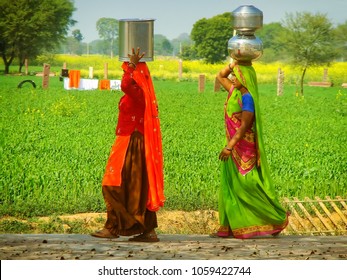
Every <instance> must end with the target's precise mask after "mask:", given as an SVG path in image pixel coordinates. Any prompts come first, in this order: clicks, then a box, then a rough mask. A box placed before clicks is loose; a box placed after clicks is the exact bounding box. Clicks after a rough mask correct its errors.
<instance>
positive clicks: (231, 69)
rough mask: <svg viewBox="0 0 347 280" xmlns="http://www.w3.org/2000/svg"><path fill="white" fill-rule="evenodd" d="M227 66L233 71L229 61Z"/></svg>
mask: <svg viewBox="0 0 347 280" xmlns="http://www.w3.org/2000/svg"><path fill="white" fill-rule="evenodd" d="M228 67H229V69H230V71H233V68H231V67H230V63H229V64H228Z"/></svg>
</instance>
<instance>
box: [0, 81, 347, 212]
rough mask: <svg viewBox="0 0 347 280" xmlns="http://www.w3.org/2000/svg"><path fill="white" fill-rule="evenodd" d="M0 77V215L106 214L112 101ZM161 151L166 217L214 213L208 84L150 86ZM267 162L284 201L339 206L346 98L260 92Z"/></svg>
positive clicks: (214, 155)
mask: <svg viewBox="0 0 347 280" xmlns="http://www.w3.org/2000/svg"><path fill="white" fill-rule="evenodd" d="M26 78H28V77H20V76H0V116H1V122H0V161H1V170H0V193H1V197H0V215H13V216H24V217H31V216H39V215H52V214H63V213H78V212H104V211H105V206H104V201H103V198H102V194H101V185H100V184H101V179H102V176H103V172H104V168H105V164H106V161H107V158H108V154H109V151H110V148H111V145H112V144H113V141H114V138H115V135H114V130H115V125H116V122H117V103H118V100H119V98H120V97H121V95H122V93H121V92H119V91H99V90H96V91H77V90H71V91H67V90H64V89H63V84H62V82H60V81H59V78H58V77H53V78H51V79H50V88H49V89H48V90H43V89H42V88H41V87H40V83H41V78H39V77H35V76H33V77H30V79H33V80H34V81H36V83H37V84H38V87H37V88H36V89H33V88H32V87H31V86H30V85H26V86H24V87H23V88H22V89H17V85H18V83H19V82H20V81H22V80H23V79H26ZM155 89H156V93H157V98H158V102H159V110H160V118H161V127H162V135H163V148H164V172H165V174H164V178H165V193H166V198H167V202H166V204H165V209H168V210H170V209H182V210H196V209H217V197H218V188H219V167H220V165H219V164H220V162H219V161H218V154H219V151H220V149H221V148H222V147H223V146H224V124H223V104H224V101H225V98H226V94H225V92H224V91H220V92H217V93H216V92H214V91H213V84H212V82H210V81H208V82H207V85H206V90H205V92H204V93H198V85H197V82H195V81H184V82H183V81H182V82H179V81H174V80H166V81H165V80H155ZM259 90H260V95H261V98H260V102H261V109H262V115H263V124H264V133H265V142H266V147H267V153H268V160H269V164H270V169H271V172H272V176H273V181H274V183H275V186H276V189H277V191H278V194H279V196H280V197H281V198H283V197H293V196H296V197H299V198H303V197H305V196H308V197H311V198H314V196H316V195H318V196H322V197H324V196H325V195H329V196H332V197H334V196H336V195H339V196H342V197H346V187H347V147H346V143H347V133H346V127H347V90H346V89H343V88H342V87H340V86H334V87H331V88H316V87H307V86H306V87H305V92H304V93H305V96H304V97H298V96H297V95H296V91H297V88H296V87H295V86H294V85H286V86H285V89H284V95H283V96H281V97H277V96H276V85H275V84H260V86H259Z"/></svg>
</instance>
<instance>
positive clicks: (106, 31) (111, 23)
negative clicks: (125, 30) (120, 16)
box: [96, 18, 119, 58]
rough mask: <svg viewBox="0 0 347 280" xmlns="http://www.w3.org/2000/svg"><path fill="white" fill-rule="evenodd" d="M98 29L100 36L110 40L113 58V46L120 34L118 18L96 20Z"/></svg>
mask: <svg viewBox="0 0 347 280" xmlns="http://www.w3.org/2000/svg"><path fill="white" fill-rule="evenodd" d="M96 29H97V30H98V32H99V36H100V38H102V39H104V40H106V41H108V42H109V43H110V48H111V58H113V47H114V42H115V39H116V38H117V36H118V29H119V27H118V20H116V19H114V18H100V19H99V20H98V21H97V22H96Z"/></svg>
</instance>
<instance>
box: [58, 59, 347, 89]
mask: <svg viewBox="0 0 347 280" xmlns="http://www.w3.org/2000/svg"><path fill="white" fill-rule="evenodd" d="M64 62H65V63H66V65H67V68H68V69H77V70H81V76H82V77H85V78H87V77H88V75H89V67H93V69H94V76H95V77H96V78H103V77H104V69H105V64H107V69H108V77H109V78H114V79H118V78H120V76H121V75H122V69H121V64H122V62H121V61H118V57H114V58H113V59H111V58H110V57H107V56H100V55H90V56H70V55H56V56H55V59H54V65H53V66H62V65H63V64H64ZM228 62H229V61H225V63H219V64H207V63H204V62H203V61H197V60H195V61H181V62H180V59H179V58H175V57H155V59H154V61H151V62H148V63H147V64H148V67H149V68H150V70H151V74H152V76H153V78H154V79H158V80H180V81H182V80H183V81H194V80H197V79H198V77H199V75H200V74H204V75H205V76H206V80H207V81H214V79H215V76H216V74H217V73H218V71H219V70H220V69H222V68H223V67H224V65H225V64H227V63H228ZM180 63H181V65H182V70H181V71H182V74H181V76H180ZM253 66H254V68H255V69H256V71H257V74H258V82H259V83H264V84H265V83H271V84H273V83H276V82H277V73H278V69H279V68H280V69H281V70H282V71H283V72H284V75H285V82H286V83H288V84H293V85H295V84H297V83H298V81H299V79H300V76H301V72H302V71H301V69H300V68H298V67H295V66H293V65H290V64H284V63H282V62H275V63H270V64H269V63H266V64H265V63H263V62H261V60H260V61H255V62H254V63H253ZM324 69H327V70H328V81H331V82H333V84H334V85H341V84H342V83H346V82H347V62H333V63H331V65H329V66H316V67H311V68H308V69H307V72H306V75H305V83H308V82H310V81H315V82H318V81H323V75H324Z"/></svg>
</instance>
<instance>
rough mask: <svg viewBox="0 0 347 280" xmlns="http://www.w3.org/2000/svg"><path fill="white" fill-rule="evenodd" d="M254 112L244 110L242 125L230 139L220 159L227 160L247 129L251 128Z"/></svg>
mask: <svg viewBox="0 0 347 280" xmlns="http://www.w3.org/2000/svg"><path fill="white" fill-rule="evenodd" d="M253 118H254V113H252V112H249V111H242V113H241V126H240V128H239V129H238V130H237V131H236V133H235V134H234V136H233V137H232V138H231V139H230V140H229V142H228V143H227V145H226V147H225V148H224V149H223V150H222V151H221V152H220V154H219V159H220V160H223V161H226V160H227V159H228V157H229V156H230V155H231V150H232V149H233V148H234V146H235V145H236V144H237V142H239V141H240V140H241V139H242V138H243V137H244V136H245V134H246V131H247V130H248V129H249V128H251V126H252V124H253Z"/></svg>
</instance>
